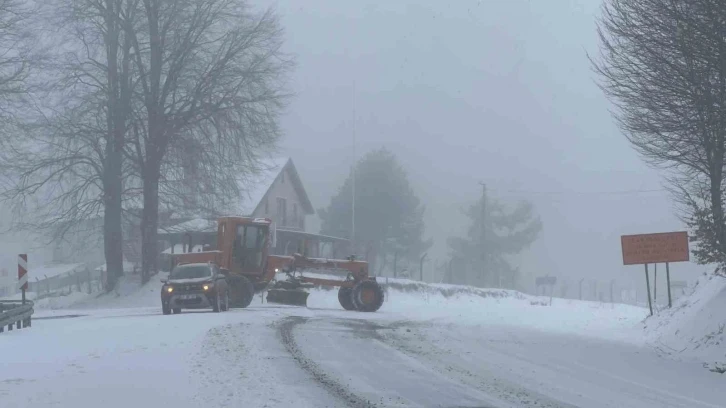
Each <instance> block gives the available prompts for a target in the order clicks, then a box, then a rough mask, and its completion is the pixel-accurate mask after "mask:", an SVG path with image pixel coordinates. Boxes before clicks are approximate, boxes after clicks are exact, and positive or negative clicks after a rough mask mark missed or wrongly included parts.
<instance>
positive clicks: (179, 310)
mask: <svg viewBox="0 0 726 408" xmlns="http://www.w3.org/2000/svg"><path fill="white" fill-rule="evenodd" d="M172 311H173V312H174V314H179V313H181V307H175V308H174V309H172Z"/></svg>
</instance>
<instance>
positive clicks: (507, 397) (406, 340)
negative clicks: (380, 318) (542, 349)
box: [371, 320, 576, 408]
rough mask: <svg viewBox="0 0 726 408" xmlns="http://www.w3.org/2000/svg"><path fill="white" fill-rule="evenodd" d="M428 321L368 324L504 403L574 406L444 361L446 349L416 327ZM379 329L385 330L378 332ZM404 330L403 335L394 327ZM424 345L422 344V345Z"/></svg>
mask: <svg viewBox="0 0 726 408" xmlns="http://www.w3.org/2000/svg"><path fill="white" fill-rule="evenodd" d="M431 326H432V324H431V323H430V322H411V321H406V320H404V321H397V322H393V323H391V324H389V325H387V326H385V327H382V326H377V325H372V326H371V327H372V328H374V329H375V330H376V334H375V337H376V339H378V340H379V341H381V342H383V343H386V344H388V345H389V346H391V347H393V348H394V349H397V350H398V351H400V352H401V353H403V354H406V355H408V356H411V357H413V358H415V359H416V360H418V361H420V362H421V363H424V364H425V365H427V366H428V367H430V368H431V369H433V370H434V371H436V372H438V373H440V374H443V375H445V376H447V377H450V378H456V379H457V380H459V381H461V382H462V383H465V384H470V385H471V386H473V387H475V388H476V389H478V390H480V391H482V392H484V393H486V394H489V395H493V396H496V397H497V398H499V399H501V400H502V401H505V402H507V403H511V404H515V406H533V407H541V408H576V407H575V406H573V405H570V404H566V403H563V402H560V401H557V400H554V399H552V398H549V397H546V396H544V395H542V394H540V393H537V392H533V391H530V390H528V389H526V388H522V387H521V386H518V385H517V384H514V383H511V382H508V381H506V380H504V379H502V378H498V377H497V376H494V375H490V374H489V373H485V372H472V371H471V370H469V369H467V368H465V367H461V366H458V365H456V364H452V363H451V362H448V361H446V358H445V356H446V355H447V354H449V353H450V351H447V350H443V349H440V348H439V347H437V346H436V345H434V344H433V343H431V342H430V341H429V340H428V339H427V338H426V336H425V335H424V334H423V332H421V331H420V329H426V328H430V327H431ZM381 330H385V332H384V333H381V332H380V331H381ZM399 330H402V331H405V333H406V334H405V335H402V334H400V333H398V332H397V331H399ZM414 336H415V337H416V341H415V342H412V341H411V338H410V337H414ZM424 345H425V346H426V347H425V348H424Z"/></svg>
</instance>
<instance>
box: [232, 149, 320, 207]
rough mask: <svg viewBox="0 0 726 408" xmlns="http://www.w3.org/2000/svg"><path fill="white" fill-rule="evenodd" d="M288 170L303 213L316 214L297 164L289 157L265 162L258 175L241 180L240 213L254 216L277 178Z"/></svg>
mask: <svg viewBox="0 0 726 408" xmlns="http://www.w3.org/2000/svg"><path fill="white" fill-rule="evenodd" d="M283 169H287V170H288V173H289V176H290V178H291V179H292V182H293V185H294V186H295V190H296V191H297V193H298V196H299V197H300V201H301V204H302V207H303V211H305V212H306V213H307V214H313V213H315V209H314V208H313V205H312V203H311V202H310V199H309V198H308V195H307V192H306V191H305V187H304V186H303V184H302V180H300V175H299V174H298V172H297V169H296V168H295V164H294V163H293V162H292V159H291V158H289V157H282V158H273V159H269V160H264V161H263V162H262V164H261V166H260V171H259V172H257V173H256V174H254V175H252V176H249V177H247V178H246V179H243V180H239V190H240V191H241V192H242V193H241V194H242V197H241V200H240V204H239V211H240V214H241V215H252V213H254V212H255V209H257V206H259V205H260V203H261V202H262V200H263V199H264V198H265V195H266V194H267V192H268V191H270V187H272V184H273V183H274V182H275V179H277V176H279V175H280V173H281V172H282V171H283Z"/></svg>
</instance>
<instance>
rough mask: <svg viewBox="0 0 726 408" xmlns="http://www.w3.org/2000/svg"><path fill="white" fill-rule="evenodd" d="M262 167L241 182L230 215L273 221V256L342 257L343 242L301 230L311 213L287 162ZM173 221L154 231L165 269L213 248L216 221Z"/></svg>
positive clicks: (292, 166)
mask: <svg viewBox="0 0 726 408" xmlns="http://www.w3.org/2000/svg"><path fill="white" fill-rule="evenodd" d="M261 168H262V170H261V171H259V172H258V173H257V174H255V175H253V176H251V177H249V178H248V179H246V180H244V181H240V186H239V187H240V190H241V191H242V193H241V197H240V199H239V204H238V205H237V208H235V215H241V216H247V217H255V218H269V219H271V220H272V221H273V223H274V225H275V230H276V234H277V237H276V246H275V247H274V248H273V249H272V253H273V254H278V255H290V254H293V253H296V252H298V253H303V254H305V255H307V256H311V257H330V258H334V257H339V256H344V255H346V252H345V251H347V250H348V249H347V248H348V240H347V239H344V238H338V237H331V236H326V235H320V234H316V233H312V232H310V231H307V230H306V221H307V217H309V216H312V215H313V214H315V209H314V208H313V205H312V203H311V202H310V198H309V197H308V195H307V192H306V191H305V186H304V184H303V182H302V179H301V178H300V175H299V173H298V171H297V168H296V167H295V164H294V163H293V161H292V159H291V158H287V157H286V158H280V159H274V160H269V161H266V162H265V163H263V165H262V166H261ZM177 221H178V222H176V223H171V224H170V225H168V226H165V227H162V228H159V231H158V233H159V238H160V240H162V241H163V242H164V247H165V248H167V249H166V250H165V251H164V254H163V256H162V258H163V259H162V260H161V261H160V265H162V266H165V265H169V264H170V262H169V255H170V254H173V253H179V252H190V251H201V250H203V249H204V247H205V246H206V245H209V246H211V247H216V238H217V237H216V234H217V226H216V218H214V217H197V218H192V219H185V220H177ZM190 241H191V247H189V243H190Z"/></svg>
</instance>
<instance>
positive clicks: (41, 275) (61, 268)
mask: <svg viewBox="0 0 726 408" xmlns="http://www.w3.org/2000/svg"><path fill="white" fill-rule="evenodd" d="M83 269H86V265H85V264H82V263H78V264H56V265H44V266H41V267H39V268H31V269H30V270H29V271H28V279H29V280H30V281H31V282H34V281H35V280H36V279H37V280H43V279H50V278H53V277H56V276H61V275H65V274H67V273H72V272H77V271H80V270H83Z"/></svg>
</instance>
